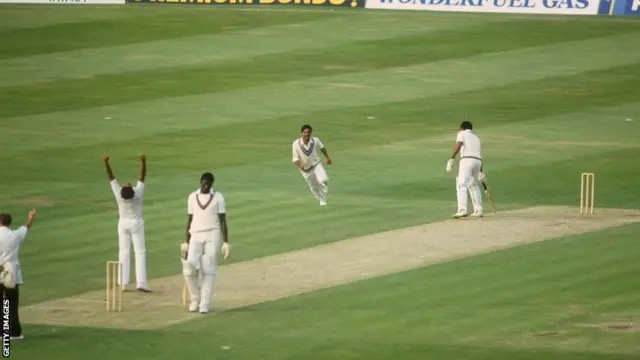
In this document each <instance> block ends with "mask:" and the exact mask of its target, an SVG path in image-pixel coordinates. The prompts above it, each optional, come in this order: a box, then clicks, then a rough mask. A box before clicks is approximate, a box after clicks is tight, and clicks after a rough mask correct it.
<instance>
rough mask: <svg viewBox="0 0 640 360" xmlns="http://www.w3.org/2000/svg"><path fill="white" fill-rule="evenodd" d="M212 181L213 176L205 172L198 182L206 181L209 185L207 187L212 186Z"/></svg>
mask: <svg viewBox="0 0 640 360" xmlns="http://www.w3.org/2000/svg"><path fill="white" fill-rule="evenodd" d="M214 179H215V178H214V177H213V174H212V173H210V172H206V173H204V174H202V176H200V182H201V183H202V182H203V181H206V182H207V183H209V185H213V180H214Z"/></svg>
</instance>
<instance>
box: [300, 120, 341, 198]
mask: <svg viewBox="0 0 640 360" xmlns="http://www.w3.org/2000/svg"><path fill="white" fill-rule="evenodd" d="M301 131H302V136H301V137H299V138H298V139H296V140H295V141H294V142H293V145H292V153H293V163H294V164H295V165H296V166H297V167H298V170H300V174H302V177H303V178H304V180H305V181H306V182H307V185H309V190H311V193H312V194H313V196H315V197H316V199H318V201H320V206H326V205H327V194H328V192H329V177H328V176H327V172H326V171H325V170H324V167H323V166H322V161H321V160H320V155H319V154H318V152H322V154H323V155H324V157H325V158H326V159H327V165H331V164H332V163H333V160H331V156H329V153H328V152H327V149H326V148H325V146H324V144H323V143H322V141H320V139H319V138H317V137H315V136H311V133H312V131H313V129H312V128H311V125H303V126H302V129H301Z"/></svg>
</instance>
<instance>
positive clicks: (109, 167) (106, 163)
mask: <svg viewBox="0 0 640 360" xmlns="http://www.w3.org/2000/svg"><path fill="white" fill-rule="evenodd" d="M103 159H104V167H105V169H107V176H108V177H109V181H113V180H115V178H116V177H115V176H113V170H111V165H110V164H109V155H104V156H103Z"/></svg>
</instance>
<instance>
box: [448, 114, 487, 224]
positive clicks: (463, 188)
mask: <svg viewBox="0 0 640 360" xmlns="http://www.w3.org/2000/svg"><path fill="white" fill-rule="evenodd" d="M472 130H473V125H472V124H471V123H470V122H469V121H466V120H465V121H463V122H462V124H460V132H458V137H457V139H456V145H455V148H454V150H453V155H451V159H449V161H447V166H446V170H447V172H451V170H453V161H454V159H455V158H456V156H457V155H458V153H460V161H459V163H458V176H457V177H456V185H457V198H458V211H457V212H456V213H455V214H453V216H452V217H453V218H455V219H457V218H461V217H466V216H468V215H469V213H468V211H467V204H468V200H469V199H468V195H469V194H470V195H471V201H472V202H473V210H474V212H473V213H472V214H471V216H472V217H482V216H483V211H482V192H481V190H480V185H481V184H482V181H483V177H484V174H483V172H482V154H481V143H480V138H478V136H477V135H476V134H474V133H473V132H472Z"/></svg>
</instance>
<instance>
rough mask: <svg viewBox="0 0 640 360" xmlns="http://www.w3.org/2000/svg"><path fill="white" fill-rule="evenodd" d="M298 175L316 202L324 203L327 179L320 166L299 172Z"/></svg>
mask: <svg viewBox="0 0 640 360" xmlns="http://www.w3.org/2000/svg"><path fill="white" fill-rule="evenodd" d="M300 174H302V177H303V178H304V180H305V181H306V182H307V185H309V190H311V193H312V194H313V196H315V197H316V199H318V201H321V202H326V201H327V193H328V192H329V177H328V176H327V172H326V171H325V170H324V166H322V164H318V165H316V166H315V167H314V168H313V169H311V170H309V171H302V170H300Z"/></svg>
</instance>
